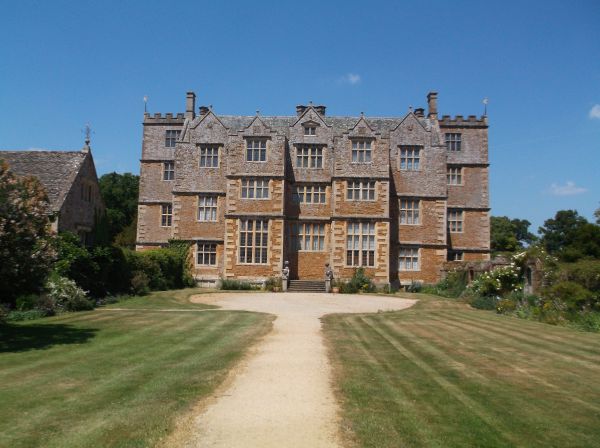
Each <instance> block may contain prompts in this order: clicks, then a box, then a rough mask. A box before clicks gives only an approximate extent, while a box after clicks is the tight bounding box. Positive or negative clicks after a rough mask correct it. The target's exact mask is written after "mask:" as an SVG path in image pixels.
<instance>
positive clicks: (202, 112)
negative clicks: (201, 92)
mask: <svg viewBox="0 0 600 448" xmlns="http://www.w3.org/2000/svg"><path fill="white" fill-rule="evenodd" d="M209 110H210V109H209V108H208V106H200V107H199V108H198V113H199V114H200V115H201V116H202V115H206V114H207V113H208V111H209Z"/></svg>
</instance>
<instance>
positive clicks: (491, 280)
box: [468, 261, 523, 297]
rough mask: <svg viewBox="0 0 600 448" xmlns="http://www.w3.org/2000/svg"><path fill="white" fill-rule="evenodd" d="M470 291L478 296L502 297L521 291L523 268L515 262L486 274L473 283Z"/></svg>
mask: <svg viewBox="0 0 600 448" xmlns="http://www.w3.org/2000/svg"><path fill="white" fill-rule="evenodd" d="M468 288H469V290H470V291H471V292H473V293H474V294H476V295H479V296H484V297H489V296H502V295H504V294H508V293H510V292H512V291H521V290H522V289H523V285H522V283H521V268H520V267H519V266H517V264H516V263H515V261H513V262H511V264H510V265H508V266H500V267H497V268H495V269H492V270H491V271H489V272H484V273H483V274H481V275H480V276H479V277H477V278H476V279H475V280H473V281H472V282H471V284H470V285H469V286H468Z"/></svg>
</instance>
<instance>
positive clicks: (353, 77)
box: [340, 73, 360, 85]
mask: <svg viewBox="0 0 600 448" xmlns="http://www.w3.org/2000/svg"><path fill="white" fill-rule="evenodd" d="M340 81H341V82H343V83H345V84H350V85H356V84H358V83H359V82H360V75H359V74H356V73H347V74H345V75H344V76H342V77H341V78H340Z"/></svg>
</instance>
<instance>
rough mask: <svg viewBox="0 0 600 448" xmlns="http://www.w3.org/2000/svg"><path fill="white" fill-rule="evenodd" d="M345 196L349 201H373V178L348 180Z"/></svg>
mask: <svg viewBox="0 0 600 448" xmlns="http://www.w3.org/2000/svg"><path fill="white" fill-rule="evenodd" d="M346 198H347V199H348V200H349V201H374V200H375V181H374V180H349V181H348V189H347V194H346Z"/></svg>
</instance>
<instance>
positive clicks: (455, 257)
mask: <svg viewBox="0 0 600 448" xmlns="http://www.w3.org/2000/svg"><path fill="white" fill-rule="evenodd" d="M464 259H465V254H464V252H461V251H457V250H449V251H448V261H464Z"/></svg>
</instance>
